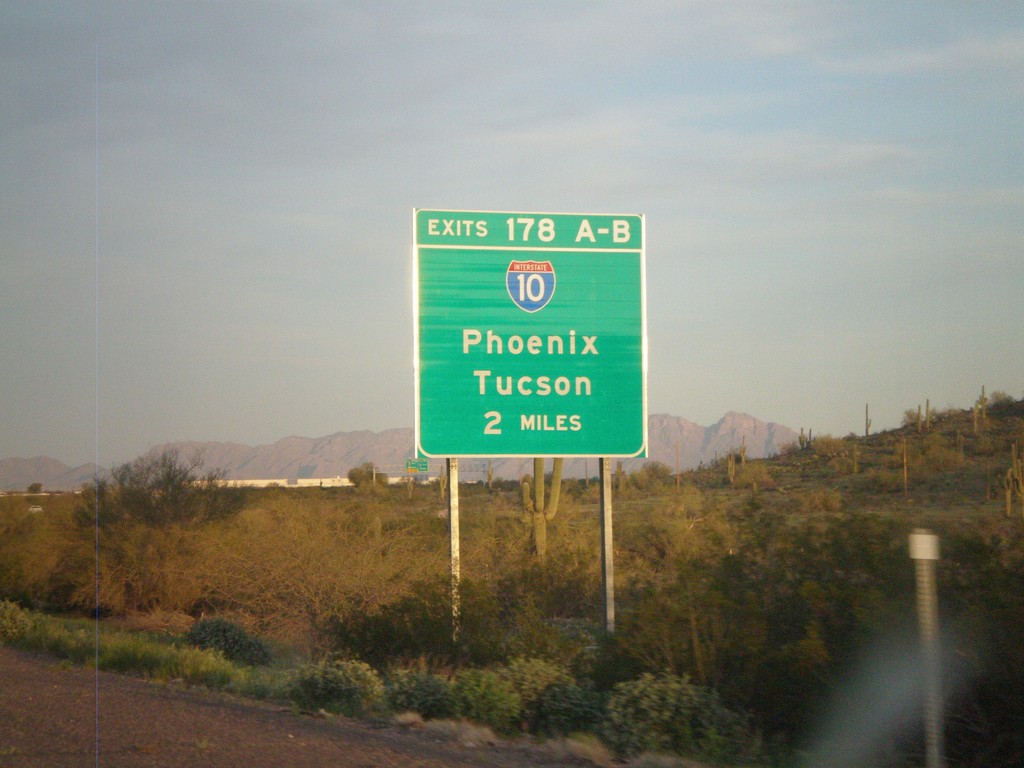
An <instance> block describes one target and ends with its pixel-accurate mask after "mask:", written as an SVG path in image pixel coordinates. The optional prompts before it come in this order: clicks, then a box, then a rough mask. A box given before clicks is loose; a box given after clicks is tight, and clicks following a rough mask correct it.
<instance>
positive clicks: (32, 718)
mask: <svg viewBox="0 0 1024 768" xmlns="http://www.w3.org/2000/svg"><path fill="white" fill-rule="evenodd" d="M589 765H592V764H591V763H589V762H588V761H585V760H580V759H578V758H574V757H571V756H563V757H559V756H554V755H552V754H549V753H547V752H545V751H544V750H540V749H539V748H537V747H536V746H532V745H529V744H518V743H511V742H500V743H497V744H491V745H483V744H481V745H467V744H463V743H459V741H457V740H456V741H453V740H438V739H437V738H431V736H430V734H429V733H427V732H424V731H422V730H415V729H403V728H400V727H398V726H394V725H374V724H371V723H366V722H360V721H354V720H348V719H346V718H341V717H330V718H316V717H310V716H306V715H301V714H297V713H294V712H292V711H291V710H289V709H287V708H285V707H282V706H280V705H274V704H267V703H262V702H254V701H250V700H247V699H242V698H237V697H233V696H229V695H225V694H221V693H215V692H211V691H206V690H203V689H198V688H185V687H182V686H179V685H176V684H161V683H153V682H147V681H145V680H139V679H135V678H131V677H125V676H122V675H116V674H111V673H108V672H99V673H97V672H95V671H93V670H91V669H81V668H68V667H67V666H66V665H61V664H60V663H59V662H57V661H56V660H54V659H52V658H49V657H45V656H39V655H35V654H30V653H25V652H21V651H14V650H11V649H8V648H0V767H2V768H7V767H8V766H10V767H11V768H81V767H84V766H110V767H112V768H120V767H121V766H124V767H125V768H136V767H137V768H163V767H165V766H166V767H167V768H171V767H173V768H179V767H181V766H188V767H189V768H191V767H192V766H195V767H196V768H204V767H207V768H229V767H231V768H233V767H234V766H238V767H239V768H242V767H244V768H306V767H307V766H308V767H309V768H314V767H315V768H325V767H326V766H330V767H331V768H383V767H384V766H403V767H409V768H442V767H444V768H478V767H482V766H493V768H519V767H520V766H550V767H551V768H556V767H557V766H589Z"/></svg>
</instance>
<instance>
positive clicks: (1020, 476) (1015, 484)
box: [1003, 443, 1024, 517]
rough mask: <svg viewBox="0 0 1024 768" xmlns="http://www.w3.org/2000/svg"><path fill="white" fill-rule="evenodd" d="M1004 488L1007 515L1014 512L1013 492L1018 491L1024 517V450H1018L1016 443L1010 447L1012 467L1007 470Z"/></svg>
mask: <svg viewBox="0 0 1024 768" xmlns="http://www.w3.org/2000/svg"><path fill="white" fill-rule="evenodd" d="M1003 488H1004V489H1005V490H1006V516H1007V517H1009V516H1010V515H1011V513H1012V511H1011V505H1012V503H1013V494H1015V493H1016V494H1017V496H1018V497H1019V498H1020V513H1021V516H1022V517H1024V450H1018V449H1017V444H1016V443H1014V444H1013V445H1012V446H1011V447H1010V468H1009V469H1007V470H1006V477H1005V478H1004V479H1003Z"/></svg>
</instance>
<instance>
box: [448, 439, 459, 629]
mask: <svg viewBox="0 0 1024 768" xmlns="http://www.w3.org/2000/svg"><path fill="white" fill-rule="evenodd" d="M445 463H446V464H447V468H448V549H449V553H450V556H451V595H452V644H453V645H454V646H455V648H456V649H458V646H459V629H460V626H459V624H460V621H459V619H460V616H461V613H462V599H461V597H462V596H461V593H460V589H459V580H460V573H459V460H458V459H446V460H445Z"/></svg>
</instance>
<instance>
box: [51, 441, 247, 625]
mask: <svg viewBox="0 0 1024 768" xmlns="http://www.w3.org/2000/svg"><path fill="white" fill-rule="evenodd" d="M202 464H203V462H202V456H201V455H200V454H196V455H194V456H193V457H192V458H191V459H190V460H188V461H185V460H183V459H182V458H181V457H180V455H179V453H178V451H176V450H173V449H171V450H167V451H164V452H162V453H150V454H147V455H145V456H141V457H139V458H138V459H136V460H135V461H133V462H130V463H127V464H122V465H121V466H119V467H116V468H114V469H113V470H112V471H111V473H110V478H109V479H103V480H99V481H98V482H96V483H95V484H87V485H85V486H83V488H82V496H81V500H80V501H79V502H78V503H77V504H76V507H75V510H74V513H73V517H72V519H71V520H70V521H69V522H70V525H69V526H68V527H67V528H66V529H65V530H64V531H62V532H61V535H60V539H59V540H60V542H61V546H60V548H59V549H60V552H58V553H56V562H57V566H56V567H55V568H54V571H53V574H52V575H51V580H53V579H54V578H56V580H57V582H56V583H57V585H58V586H59V585H63V586H62V587H61V589H63V590H64V592H65V593H66V594H67V597H66V601H67V603H69V604H70V605H73V606H77V607H81V608H88V609H90V610H105V611H111V612H114V613H126V612H130V611H149V610H154V609H157V608H160V609H165V610H178V611H189V610H191V609H192V608H193V607H194V606H195V605H196V603H197V602H198V601H199V600H200V599H201V597H202V595H203V592H204V585H203V584H202V583H201V578H200V575H199V574H200V573H201V562H200V561H201V559H202V558H201V547H202V533H203V529H204V528H205V527H206V526H207V525H209V524H212V523H214V522H217V521H221V520H226V519H228V518H230V517H233V516H234V515H236V514H237V513H238V512H239V511H240V510H241V508H242V505H243V502H244V496H243V494H242V492H241V491H240V490H239V489H237V488H229V487H226V486H225V484H224V482H223V473H221V472H218V471H212V472H207V473H205V474H203V473H202V472H201V470H202ZM93 552H95V558H94V557H93ZM85 554H88V555H89V557H85Z"/></svg>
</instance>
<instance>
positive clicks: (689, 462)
mask: <svg viewBox="0 0 1024 768" xmlns="http://www.w3.org/2000/svg"><path fill="white" fill-rule="evenodd" d="M797 437H798V435H797V433H796V432H794V431H793V430H792V429H790V428H789V427H785V426H783V425H781V424H776V423H773V422H765V421H761V420H759V419H756V418H754V417H753V416H750V415H748V414H745V413H737V412H735V411H730V412H729V413H727V414H725V415H724V416H723V417H722V418H721V419H719V420H718V421H717V422H716V423H715V424H712V425H711V426H710V427H702V426H700V425H699V424H695V423H693V422H692V421H687V420H686V419H683V418H680V417H678V416H670V415H668V414H654V415H652V416H650V417H649V418H648V458H647V459H646V460H645V459H625V460H623V467H624V468H625V469H626V470H627V471H633V470H635V469H638V468H639V467H640V466H642V465H643V463H644V462H645V461H660V462H661V463H663V464H665V465H666V466H668V467H669V468H670V469H672V470H673V471H674V470H675V468H676V466H677V460H678V466H679V468H680V469H690V468H693V467H696V466H698V465H700V464H702V463H703V464H707V463H709V462H711V461H714V460H715V458H716V457H719V456H725V455H726V454H727V453H728V452H729V451H731V450H737V449H738V448H739V447H740V445H746V448H747V456H748V457H749V458H752V459H758V458H763V457H765V456H771V455H773V454H776V453H778V452H779V451H780V450H781V449H782V447H783V446H785V445H786V444H788V443H792V442H795V441H796V440H797ZM169 448H173V449H176V450H177V451H178V452H179V453H180V454H181V455H182V456H183V457H186V458H187V457H191V456H192V455H193V454H195V452H196V451H199V452H200V453H201V454H202V458H203V463H204V466H205V467H207V468H209V469H219V470H223V471H224V472H225V473H226V474H227V477H228V478H229V479H232V480H255V479H271V478H273V479H280V480H286V481H291V482H294V481H295V480H297V479H299V478H316V477H322V478H328V477H339V476H340V477H345V476H346V475H347V474H348V471H349V470H350V469H352V468H353V467H358V466H360V465H361V464H364V463H366V462H373V463H374V464H376V465H377V466H378V467H380V468H381V470H382V471H384V472H386V473H388V474H391V475H396V474H402V473H403V471H404V467H405V460H406V459H407V458H409V457H411V456H412V454H413V430H412V429H410V428H397V429H387V430H384V431H382V432H372V431H369V430H362V431H357V432H335V433H334V434H332V435H326V436H324V437H317V438H310V437H285V438H282V439H281V440H278V441H276V442H274V443H269V444H267V445H258V446H249V445H243V444H241V443H220V442H196V441H181V442H174V443H164V444H162V445H158V446H157V447H155V448H154V449H153V450H154V451H155V452H162V451H164V450H166V449H169ZM486 467H487V460H486V459H479V460H473V459H463V460H462V463H461V467H460V469H461V475H462V477H463V478H464V479H466V480H476V479H481V478H483V477H485V476H486ZM441 468H442V462H441V461H440V460H433V459H432V460H431V461H430V471H431V474H436V473H438V472H440V470H441ZM492 469H493V472H494V476H495V477H502V478H506V479H511V478H518V477H520V476H521V475H522V474H524V473H529V472H532V467H531V466H529V463H528V461H527V460H526V459H494V460H493V462H492ZM96 471H97V467H96V465H95V464H83V465H82V466H80V467H69V466H67V465H66V464H63V463H62V462H60V461H57V460H56V459H52V458H49V457H46V456H37V457H35V458H31V459H20V458H12V459H3V460H0V490H5V491H12V490H15V491H24V490H25V489H26V488H28V486H29V485H31V484H32V483H42V484H43V489H44V490H49V491H57V490H74V489H77V488H79V487H80V486H81V485H82V484H83V483H89V482H92V481H93V479H94V478H95V476H96ZM596 474H597V461H596V460H595V459H569V460H567V461H566V463H565V475H566V476H567V477H584V476H585V475H589V476H594V475H596Z"/></svg>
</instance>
